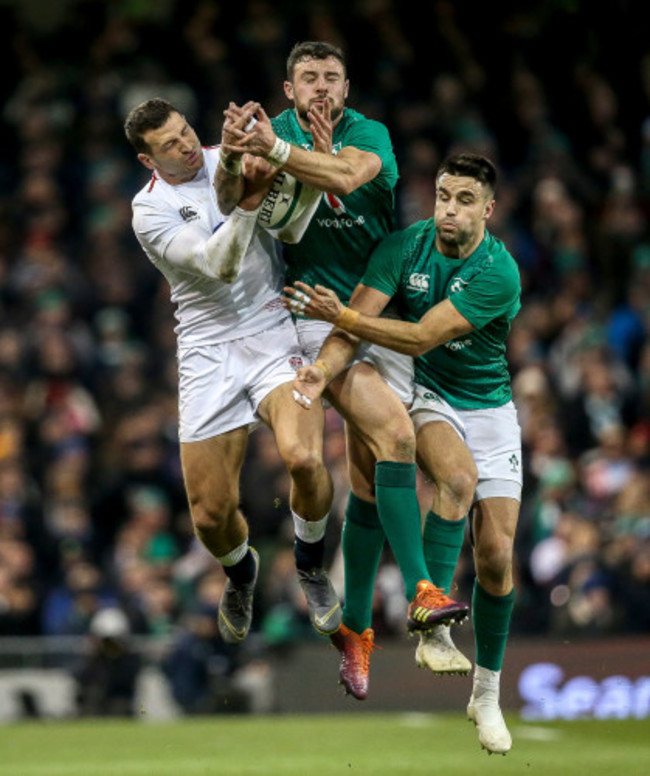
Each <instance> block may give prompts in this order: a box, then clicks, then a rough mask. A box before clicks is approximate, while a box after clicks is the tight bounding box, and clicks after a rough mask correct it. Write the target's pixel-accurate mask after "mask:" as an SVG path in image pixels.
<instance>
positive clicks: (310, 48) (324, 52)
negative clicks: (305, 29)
mask: <svg viewBox="0 0 650 776" xmlns="http://www.w3.org/2000/svg"><path fill="white" fill-rule="evenodd" d="M328 57H334V58H335V59H338V61H339V62H340V63H341V64H342V65H343V74H344V75H346V65H345V56H344V54H343V51H342V49H340V48H339V47H338V46H335V45H334V44H333V43H325V42H324V41H320V40H306V41H303V42H302V43H296V45H295V46H294V47H293V48H292V49H291V52H290V54H289V56H288V57H287V81H292V80H293V71H294V70H295V68H296V65H297V64H298V62H300V61H301V60H302V59H327V58H328Z"/></svg>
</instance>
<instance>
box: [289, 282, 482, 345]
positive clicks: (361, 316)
mask: <svg viewBox="0 0 650 776" xmlns="http://www.w3.org/2000/svg"><path fill="white" fill-rule="evenodd" d="M284 293H285V296H284V300H285V306H286V307H287V308H288V309H289V310H291V311H292V312H294V313H298V314H300V315H305V316H307V317H308V318H316V319H317V320H321V321H329V322H330V323H334V324H335V325H336V326H337V327H338V328H339V329H343V330H345V331H347V332H349V333H350V334H353V335H354V336H356V337H358V338H360V339H363V340H366V341H367V342H374V343H376V344H377V345H383V346H384V347H387V348H391V350H396V351H397V352H399V353H405V354H406V355H409V356H414V357H415V356H421V355H422V354H423V353H426V352H427V351H429V350H432V349H433V348H435V347H437V346H438V345H442V343H444V342H448V341H449V340H452V339H455V338H456V337H460V336H463V335H465V334H469V332H471V331H473V328H474V327H473V326H472V324H471V323H470V322H469V321H468V320H467V319H466V318H465V317H464V316H463V315H461V313H459V312H458V310H456V308H455V307H454V306H453V304H452V303H451V302H450V301H449V299H444V300H443V301H442V302H439V303H438V304H437V305H435V306H434V307H432V308H431V309H430V310H429V311H428V312H427V313H426V314H425V315H423V316H422V318H421V319H420V320H419V321H417V322H416V323H412V322H408V321H399V320H394V319H392V318H377V317H376V316H377V315H379V313H380V312H381V311H382V310H383V309H384V307H385V306H386V304H388V301H389V297H388V296H386V294H383V293H382V292H381V291H377V290H376V289H374V288H370V287H369V286H364V285H362V284H359V285H358V286H357V288H356V289H355V291H354V294H353V295H352V298H351V299H350V306H349V307H345V305H343V304H341V301H340V300H339V298H338V297H337V296H336V294H335V293H334V292H333V291H331V290H330V289H328V288H324V287H323V286H315V287H314V288H312V287H311V286H309V285H307V284H306V283H301V282H300V281H297V282H296V283H295V286H294V288H291V287H287V288H285V289H284Z"/></svg>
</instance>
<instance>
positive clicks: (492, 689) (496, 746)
mask: <svg viewBox="0 0 650 776" xmlns="http://www.w3.org/2000/svg"><path fill="white" fill-rule="evenodd" d="M500 678H501V671H490V670H489V669H487V668H482V667H481V666H476V669H475V671H474V685H473V689H472V696H471V698H470V699H469V703H468V704H467V717H468V719H470V720H471V721H472V722H473V723H474V724H475V725H476V730H477V732H478V740H479V743H480V744H481V746H482V747H483V748H484V749H487V752H488V754H503V755H505V754H506V752H509V751H510V749H511V748H512V736H511V735H510V732H509V731H508V728H507V727H506V722H505V720H504V719H503V714H502V713H501V708H500V706H499V680H500Z"/></svg>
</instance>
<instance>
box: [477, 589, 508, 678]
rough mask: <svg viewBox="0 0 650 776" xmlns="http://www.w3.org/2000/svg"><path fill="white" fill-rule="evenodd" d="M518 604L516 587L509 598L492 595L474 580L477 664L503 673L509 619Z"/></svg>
mask: <svg viewBox="0 0 650 776" xmlns="http://www.w3.org/2000/svg"><path fill="white" fill-rule="evenodd" d="M514 605H515V590H514V588H513V589H512V590H511V591H510V592H509V593H508V594H507V595H491V594H490V593H488V592H487V591H486V590H484V589H483V588H482V587H481V586H480V585H479V583H478V579H476V580H474V595H473V596H472V619H473V622H474V640H475V642H476V665H478V666H482V667H483V668H488V669H489V670H490V671H500V670H501V666H502V665H503V655H504V653H505V651H506V642H507V641H508V632H509V630H510V616H511V615H512V610H513V608H514Z"/></svg>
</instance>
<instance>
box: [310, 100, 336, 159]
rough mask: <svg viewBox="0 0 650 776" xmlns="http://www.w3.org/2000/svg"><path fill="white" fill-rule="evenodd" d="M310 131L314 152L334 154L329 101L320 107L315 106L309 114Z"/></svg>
mask: <svg viewBox="0 0 650 776" xmlns="http://www.w3.org/2000/svg"><path fill="white" fill-rule="evenodd" d="M307 118H308V119H309V130H310V132H311V136H312V140H313V141H314V146H313V147H314V151H321V152H322V153H325V154H331V153H332V134H333V132H334V129H333V127H332V114H331V107H330V103H329V100H325V101H324V102H323V103H322V104H320V105H314V106H313V107H312V108H310V109H309V111H308V113H307Z"/></svg>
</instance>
